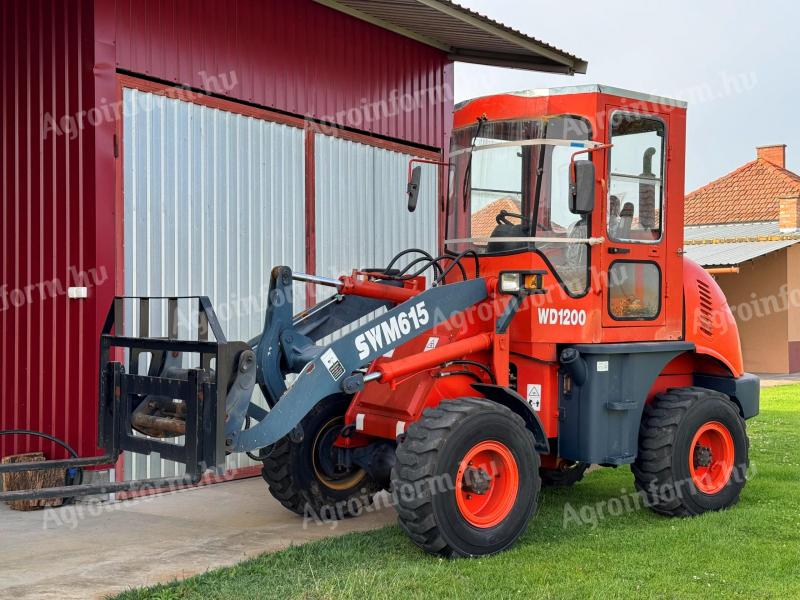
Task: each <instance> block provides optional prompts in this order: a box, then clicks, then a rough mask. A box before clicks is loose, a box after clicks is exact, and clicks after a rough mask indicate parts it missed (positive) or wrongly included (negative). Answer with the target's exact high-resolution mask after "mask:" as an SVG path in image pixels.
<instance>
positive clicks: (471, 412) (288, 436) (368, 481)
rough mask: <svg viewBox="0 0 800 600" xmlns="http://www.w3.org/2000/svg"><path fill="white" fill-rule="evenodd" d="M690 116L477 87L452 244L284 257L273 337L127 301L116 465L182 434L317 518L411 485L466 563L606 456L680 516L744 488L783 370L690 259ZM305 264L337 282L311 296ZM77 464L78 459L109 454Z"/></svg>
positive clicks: (171, 443) (111, 411) (648, 105)
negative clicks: (762, 406) (764, 385)
mask: <svg viewBox="0 0 800 600" xmlns="http://www.w3.org/2000/svg"><path fill="white" fill-rule="evenodd" d="M685 120H686V111H685V106H684V105H683V104H682V103H680V102H678V101H674V100H670V99H666V98H659V97H653V96H649V95H643V94H638V93H633V92H627V91H623V90H618V89H613V88H608V87H601V86H582V87H577V88H563V89H552V90H536V91H533V92H523V93H514V94H504V95H497V96H491V97H486V98H480V99H476V100H472V101H470V102H466V103H464V104H462V105H460V106H458V107H457V110H456V113H455V122H454V128H453V135H452V148H451V151H450V154H449V160H448V161H446V162H443V164H442V171H443V173H442V174H443V177H442V181H447V182H448V183H447V185H446V186H445V187H447V189H448V193H447V194H446V197H445V198H443V199H442V206H441V212H442V214H441V215H440V216H441V221H442V222H443V223H444V239H443V247H442V248H441V249H440V254H439V255H438V256H434V255H433V254H429V253H428V252H426V251H424V250H421V249H407V250H403V251H402V252H400V253H399V254H398V255H397V256H396V257H395V258H394V259H393V260H392V261H391V262H390V263H389V264H388V265H386V266H385V267H383V268H369V269H366V268H362V269H359V270H355V271H353V273H352V274H351V275H348V276H344V277H340V278H338V279H330V278H326V277H324V276H319V275H307V274H300V273H293V272H292V270H291V269H289V268H288V267H276V268H274V269H273V270H272V277H271V287H270V291H269V297H268V306H267V309H266V317H265V321H264V328H263V331H262V333H261V335H259V336H258V337H257V338H255V339H253V340H250V341H249V342H230V341H227V340H226V338H225V336H224V333H223V332H222V330H221V328H220V325H219V323H218V321H217V319H216V317H215V315H214V311H213V308H212V307H211V304H210V302H209V301H208V299H207V298H136V299H125V298H118V299H117V300H116V301H115V303H114V306H113V307H112V309H111V311H110V312H109V316H108V320H107V322H106V326H105V329H104V332H103V335H102V339H101V350H102V352H101V354H102V362H101V381H100V407H99V411H100V412H99V415H100V439H101V440H102V443H103V445H104V447H105V449H106V451H107V454H106V456H104V457H100V458H99V459H93V460H94V461H95V464H99V463H102V462H103V461H104V460H105V461H109V460H113V459H115V458H116V457H117V456H118V455H119V453H120V452H122V451H129V452H141V453H150V452H159V453H160V455H161V456H162V457H164V458H169V459H171V460H177V461H180V462H183V463H184V464H186V468H187V477H188V478H189V479H190V480H197V479H198V478H199V477H200V476H201V475H202V474H203V473H204V472H205V471H206V470H207V469H213V468H219V467H220V466H221V465H223V464H224V459H225V456H226V455H227V454H229V453H232V452H247V453H249V454H250V455H251V456H252V457H254V458H256V459H258V460H260V461H262V462H263V465H264V466H263V475H264V479H265V480H266V482H267V485H268V487H269V491H270V493H271V494H272V495H273V496H274V497H275V498H277V499H278V500H279V501H280V502H281V503H282V504H283V505H284V506H285V507H286V508H287V509H289V510H290V511H293V512H295V513H299V514H306V515H308V514H309V513H311V514H315V515H326V516H330V515H333V516H335V517H345V516H348V515H356V514H358V513H359V512H360V511H361V510H362V509H363V507H364V506H363V505H364V503H365V502H370V501H371V499H372V496H373V494H374V493H375V492H377V491H379V490H381V489H389V490H391V492H392V498H393V499H394V500H395V502H396V509H397V512H398V515H399V521H400V525H401V527H402V528H403V530H404V531H405V532H406V533H407V534H408V536H409V537H410V538H411V539H412V540H413V541H414V543H416V544H417V545H419V546H420V547H421V548H423V549H424V550H426V551H427V552H430V553H434V554H438V555H442V556H477V555H486V554H491V553H494V552H498V551H501V550H504V549H506V548H508V547H509V546H510V545H511V544H513V543H514V542H515V541H516V540H517V539H518V538H519V536H520V535H521V534H522V533H523V531H524V530H525V528H526V527H527V524H528V521H529V519H530V518H531V515H533V513H534V512H535V508H536V503H537V499H538V496H539V492H540V489H541V486H542V485H570V484H573V483H575V482H577V481H578V480H580V479H581V477H582V476H583V474H584V471H585V470H586V468H587V467H588V466H589V465H593V464H594V465H601V466H612V467H616V466H619V465H625V464H629V465H631V470H632V472H633V477H634V479H635V484H636V487H637V488H638V490H639V491H640V493H641V494H642V496H643V497H644V499H645V501H646V503H647V505H648V506H649V507H650V508H651V509H652V510H654V511H656V512H659V513H662V514H664V515H671V516H690V515H698V514H701V513H703V512H705V511H709V510H719V509H725V508H728V507H730V506H732V505H733V504H734V503H736V501H737V499H738V498H739V494H740V492H741V490H742V488H743V486H744V483H745V475H746V473H745V471H746V469H747V467H748V438H747V435H746V431H745V420H746V419H749V418H751V417H753V416H755V415H756V414H757V413H758V403H759V381H758V379H757V378H756V377H755V376H753V375H750V374H748V373H745V372H744V371H743V368H742V354H741V350H740V345H739V339H738V332H737V328H736V324H735V322H734V320H733V317H732V315H731V312H730V310H729V308H728V306H727V304H726V301H725V298H724V296H723V294H722V293H721V291H720V289H719V287H718V286H717V285H716V284H715V282H714V280H713V279H712V278H711V277H710V276H709V275H708V274H706V273H705V272H704V271H703V270H702V269H701V268H700V267H698V266H697V265H696V264H694V263H692V262H691V261H689V260H688V259H687V258H686V257H685V256H684V251H683V188H684V181H683V178H684V146H685ZM411 166H412V165H410V166H409V168H410V176H409V186H408V200H409V209H411V210H413V209H414V208H415V207H416V202H417V192H418V189H419V185H420V176H419V173H420V171H419V166H417V167H414V168H413V169H412V168H411ZM298 282H300V283H303V282H305V283H306V284H315V285H323V286H328V287H330V288H331V290H332V293H331V295H330V296H329V297H328V298H327V299H325V300H324V301H322V302H320V303H319V304H317V305H316V306H313V307H312V308H309V309H307V310H304V311H300V312H296V311H295V310H294V309H293V297H292V291H293V286H296V285H297V283H298ZM159 303H160V304H164V305H166V309H165V310H163V312H161V313H159V314H160V315H161V318H160V319H155V320H158V321H160V320H161V319H163V320H164V321H166V322H167V325H168V327H167V331H168V334H167V335H166V336H161V337H156V336H153V335H151V333H150V329H151V327H150V326H151V324H152V322H153V320H154V319H153V318H152V315H153V311H154V310H155V308H154V307H155V305H156V304H159ZM126 315H127V316H128V317H130V316H131V315H136V316H137V322H138V331H137V332H136V335H132V334H131V333H130V332H126V331H125V329H124V328H123V326H122V323H123V320H124V319H125V318H126ZM189 325H191V327H189ZM189 330H191V333H187V331H189ZM209 332H210V333H211V334H212V335H209ZM211 338H213V339H211ZM331 340H333V341H331ZM256 387H258V388H260V391H261V395H263V398H264V399H265V402H266V406H264V404H260V403H259V402H257V401H256V400H255V397H256V396H254V390H255V388H256ZM179 436H181V437H179ZM181 440H182V441H181ZM78 460H79V464H77V463H76V462H75V460H72V461H61V462H62V463H64V464H63V465H61V466H83V465H86V464H91V463H92V459H78ZM80 461H83V462H80ZM42 465H46V468H52V467H53V466H54V465H53V462H52V461H51V462H49V463H33V464H28V465H23V466H22V467H20V465H6V466H5V467H4V468H11V469H18V470H23V469H26V468H42ZM168 483H174V481H170V480H157V481H145V482H120V483H113V484H105V485H86V486H71V487H66V488H56V489H54V490H40V491H38V492H36V493H35V495H36V497H42V495H43V494H45V495H50V496H61V495H77V494H83V493H94V492H98V491H104V492H107V491H114V490H120V489H135V488H137V487H142V486H153V485H165V484H168ZM25 494H26V492H12V493H7V494H5V496H4V499H8V498H9V497H12V496H13V497H14V498H13V499H20V498H24V497H33V496H32V495H31V493H27V494H28V495H27V496H25ZM15 495H16V496H15Z"/></svg>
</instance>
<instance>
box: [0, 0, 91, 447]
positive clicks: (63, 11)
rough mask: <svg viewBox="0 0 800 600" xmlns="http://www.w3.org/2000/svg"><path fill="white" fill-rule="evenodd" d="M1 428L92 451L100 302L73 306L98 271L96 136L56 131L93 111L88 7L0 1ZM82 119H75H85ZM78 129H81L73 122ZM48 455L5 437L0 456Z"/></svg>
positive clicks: (81, 0) (73, 0)
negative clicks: (72, 289) (74, 291)
mask: <svg viewBox="0 0 800 600" xmlns="http://www.w3.org/2000/svg"><path fill="white" fill-rule="evenodd" d="M0 15H1V16H0V57H1V58H0V60H2V67H1V68H0V104H1V105H2V116H1V117H0V119H1V120H0V138H1V139H0V144H1V145H2V182H0V186H2V207H1V208H0V211H1V212H0V245H1V246H0V286H2V287H1V288H0V309H2V310H0V429H8V428H27V429H34V430H39V431H43V432H47V433H50V434H53V435H56V436H57V437H59V438H62V439H64V440H65V441H67V442H68V443H70V444H72V445H73V446H74V447H75V449H76V450H77V451H78V452H80V453H84V454H91V453H93V452H94V451H95V446H94V441H95V433H94V432H95V429H96V415H95V408H94V407H95V405H96V404H95V399H94V398H95V371H96V364H97V355H96V342H95V337H96V336H95V304H94V302H93V300H92V299H89V300H68V299H67V296H66V289H67V287H68V286H70V285H80V283H78V282H76V276H75V274H76V273H80V272H81V271H83V272H88V271H89V270H90V269H93V268H94V269H96V270H95V271H94V272H95V273H98V274H101V276H102V271H100V270H98V269H97V266H98V265H97V262H96V261H95V256H94V254H95V238H94V231H93V230H92V227H93V223H94V217H93V212H94V211H93V205H92V202H93V201H94V183H95V182H94V178H93V174H94V157H95V153H94V137H93V135H94V133H93V132H92V131H91V128H89V130H88V131H87V130H84V131H77V132H72V133H68V134H61V135H59V134H58V133H56V132H54V131H52V125H53V121H49V120H47V119H46V118H45V115H52V116H54V118H55V121H56V122H58V121H59V120H60V118H61V117H62V116H65V115H75V116H79V115H80V114H81V111H84V110H86V109H88V108H90V107H91V106H93V102H94V98H93V97H92V93H93V92H92V84H91V77H90V76H91V73H92V56H93V52H92V37H93V36H92V28H93V23H92V11H91V3H90V2H87V1H85V0H70V1H68V2H53V3H49V2H29V1H27V0H14V1H10V2H9V1H5V2H2V3H0ZM79 120H80V119H79V118H78V121H79ZM76 122H77V121H76ZM32 449H44V450H45V451H46V452H47V453H48V455H49V456H51V457H60V456H63V455H62V454H61V451H60V450H57V449H56V448H55V447H53V446H51V445H50V444H44V445H42V444H41V442H40V441H38V440H36V439H31V438H23V437H15V438H9V437H2V438H0V455H7V454H11V453H15V452H22V451H29V450H32Z"/></svg>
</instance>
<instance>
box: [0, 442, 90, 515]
mask: <svg viewBox="0 0 800 600" xmlns="http://www.w3.org/2000/svg"><path fill="white" fill-rule="evenodd" d="M4 435H31V436H34V437H40V438H43V439H45V440H48V441H50V442H53V443H54V444H56V445H58V446H61V447H62V448H64V450H66V451H67V452H69V454H70V455H71V456H72V458H78V453H77V452H75V449H74V448H73V447H72V446H70V445H69V444H68V443H67V442H65V441H63V440H60V439H59V438H57V437H55V436H54V435H50V434H49V433H42V432H41V431H32V430H30V429H0V436H4ZM76 480H77V481H76ZM64 483H65V484H66V485H79V484H81V483H83V469H81V468H71V469H67V475H66V477H65V479H64ZM74 501H75V498H64V504H71V503H73V502H74Z"/></svg>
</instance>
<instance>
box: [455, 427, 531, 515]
mask: <svg viewBox="0 0 800 600" xmlns="http://www.w3.org/2000/svg"><path fill="white" fill-rule="evenodd" d="M518 490H519V469H518V467H517V461H516V460H514V455H513V454H511V451H510V450H509V449H508V448H507V447H506V446H505V445H504V444H501V443H500V442H496V441H484V442H480V443H478V444H476V445H475V446H473V447H472V448H471V449H470V450H469V452H467V453H466V455H465V456H464V458H463V459H462V461H461V464H460V465H459V467H458V472H457V473H456V489H455V492H456V503H457V505H458V510H459V511H460V512H461V515H462V516H463V517H464V519H466V521H467V522H468V523H469V524H470V525H473V526H475V527H480V528H483V529H485V528H489V527H494V526H495V525H497V524H499V523H500V522H501V521H502V520H503V519H505V518H506V517H507V516H508V514H509V513H510V512H511V509H512V508H513V507H514V502H516V499H517V491H518Z"/></svg>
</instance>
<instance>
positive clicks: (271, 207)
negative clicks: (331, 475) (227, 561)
mask: <svg viewBox="0 0 800 600" xmlns="http://www.w3.org/2000/svg"><path fill="white" fill-rule="evenodd" d="M123 110H124V131H123V145H124V198H125V200H124V206H125V209H124V224H125V225H124V227H125V229H124V235H125V239H124V245H125V253H124V255H125V259H124V260H125V293H126V294H127V295H143V296H162V295H195V294H196V295H201V294H202V295H206V296H208V297H209V298H210V299H211V302H212V304H213V305H214V308H215V310H216V312H217V315H218V316H219V318H220V322H221V325H222V328H223V331H224V332H225V334H226V336H227V338H228V339H229V340H247V339H250V338H252V337H254V336H255V335H256V334H258V333H260V331H261V328H262V326H263V320H264V308H265V306H266V294H267V290H268V287H269V276H270V270H271V269H272V267H273V266H275V265H281V264H284V265H289V266H290V267H292V268H293V269H297V270H303V268H304V266H305V251H306V248H305V200H304V193H305V192H304V167H303V162H304V161H303V158H304V137H303V136H304V133H303V131H302V130H301V129H298V128H295V127H288V126H285V125H279V124H275V123H270V122H267V121H262V120H258V119H254V118H252V117H245V116H242V115H237V114H234V113H230V112H225V111H221V110H216V109H211V108H208V107H204V106H199V105H196V104H192V103H188V102H183V101H179V100H173V99H169V98H166V97H163V96H158V95H154V94H148V93H144V92H140V91H136V90H130V89H126V90H125V91H124V107H123ZM303 289H304V288H303V286H298V290H299V292H300V293H301V294H302V290H303ZM296 302H297V304H298V307H299V308H302V305H303V304H304V302H305V301H304V298H302V297H296ZM131 312H133V311H130V310H126V315H129V314H130V313H131ZM134 317H135V316H134V315H132V316H131V318H130V320H129V321H126V331H127V332H129V333H132V332H135V331H136V328H137V326H138V324H137V323H136V321H135V318H134ZM163 319H164V315H163V314H159V312H158V309H157V308H155V307H154V310H153V315H152V317H151V322H154V323H159V322H161V323H162V326H164V327H165V326H166V324H165V323H164V322H163ZM187 366H188V365H187ZM256 394H258V395H259V396H260V392H258V391H256ZM249 464H254V463H252V461H250V459H248V458H247V457H246V456H245V455H243V454H239V455H233V456H232V457H230V458H229V459H228V467H230V468H235V467H241V466H246V465H249ZM182 470H183V467H182V465H175V464H174V463H170V462H168V461H162V460H160V458H159V457H158V456H156V455H152V456H150V457H149V458H148V457H142V456H141V455H126V457H125V475H126V477H133V478H143V477H159V476H162V475H163V476H169V475H172V474H180V473H181V472H182Z"/></svg>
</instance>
